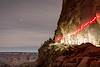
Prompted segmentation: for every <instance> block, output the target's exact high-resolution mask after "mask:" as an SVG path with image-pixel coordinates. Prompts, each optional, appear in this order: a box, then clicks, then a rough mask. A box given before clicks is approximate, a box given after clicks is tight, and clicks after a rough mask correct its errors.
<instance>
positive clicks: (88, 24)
mask: <svg viewBox="0 0 100 67" xmlns="http://www.w3.org/2000/svg"><path fill="white" fill-rule="evenodd" d="M97 17H98V16H97ZM97 17H94V18H93V19H92V20H90V21H89V22H86V23H83V24H82V25H81V26H80V27H79V28H77V30H76V31H74V32H73V33H71V34H70V35H75V34H77V33H79V32H80V31H82V30H84V29H85V28H86V27H88V26H90V25H92V24H94V23H96V19H97Z"/></svg>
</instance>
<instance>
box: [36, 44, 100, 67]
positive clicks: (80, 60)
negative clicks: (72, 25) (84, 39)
mask: <svg viewBox="0 0 100 67" xmlns="http://www.w3.org/2000/svg"><path fill="white" fill-rule="evenodd" d="M56 49H57V46H55V47H52V48H51V49H50V48H42V49H39V52H40V55H39V58H38V60H37V63H38V64H37V67H99V66H100V48H98V47H95V46H94V45H93V44H91V43H85V44H84V43H83V44H81V45H74V46H71V47H68V48H67V49H63V50H60V49H58V50H56Z"/></svg>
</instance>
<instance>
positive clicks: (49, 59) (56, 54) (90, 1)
mask: <svg viewBox="0 0 100 67" xmlns="http://www.w3.org/2000/svg"><path fill="white" fill-rule="evenodd" d="M96 2H98V1H95V0H63V4H62V12H61V15H60V18H59V21H58V26H57V29H56V31H55V35H54V38H55V36H57V35H60V36H62V35H63V34H66V35H67V34H68V33H70V32H72V31H74V30H76V28H77V27H78V26H80V25H81V24H83V23H84V22H87V21H88V20H89V19H90V18H92V17H94V16H96V10H97V4H96ZM95 26H96V27H97V28H96V27H95ZM92 27H93V26H92ZM93 28H95V29H96V30H97V29H99V30H97V31H100V27H99V25H98V23H96V24H95V25H94V27H93ZM88 29H89V30H91V27H90V28H88ZM87 32H88V31H87V29H86V30H84V31H83V32H82V33H83V34H85V35H86V34H87ZM80 34H81V33H80ZM93 36H95V35H93ZM54 38H53V39H49V40H47V41H45V42H44V44H43V45H42V46H41V47H40V48H39V50H38V51H39V54H38V59H37V61H36V67H100V48H99V47H96V46H94V45H95V44H91V43H82V44H80V45H77V44H74V45H67V44H63V43H59V44H56V45H52V44H55V41H54V40H55V39H54ZM98 39H99V37H98Z"/></svg>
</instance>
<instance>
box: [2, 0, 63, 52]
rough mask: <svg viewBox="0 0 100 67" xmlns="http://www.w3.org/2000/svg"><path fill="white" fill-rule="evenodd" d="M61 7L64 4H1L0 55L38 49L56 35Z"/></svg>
mask: <svg viewBox="0 0 100 67" xmlns="http://www.w3.org/2000/svg"><path fill="white" fill-rule="evenodd" d="M61 4H62V3H61V0H0V51H2V49H1V48H2V47H3V48H4V47H6V48H11V47H14V48H18V47H20V48H21V47H24V48H30V47H31V48H39V47H40V45H41V44H42V43H43V42H44V41H45V40H47V39H48V38H49V37H52V36H53V35H54V31H55V29H56V27H57V21H58V19H59V15H60V12H61ZM3 50H4V49H3ZM6 50H9V49H6ZM6 50H5V51H6ZM10 50H11V49H10Z"/></svg>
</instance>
